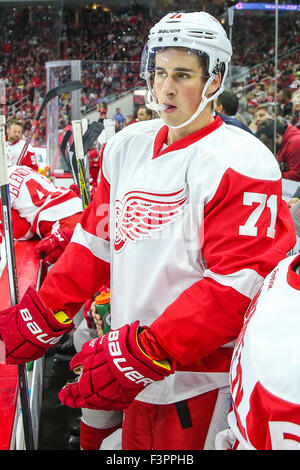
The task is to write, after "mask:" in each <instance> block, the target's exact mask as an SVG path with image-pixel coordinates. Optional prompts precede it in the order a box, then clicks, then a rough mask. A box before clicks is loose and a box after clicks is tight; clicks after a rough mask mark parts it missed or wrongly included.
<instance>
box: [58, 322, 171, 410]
mask: <svg viewBox="0 0 300 470" xmlns="http://www.w3.org/2000/svg"><path fill="white" fill-rule="evenodd" d="M147 330H149V329H148V328H147V327H145V329H144V330H143V329H142V328H139V322H138V321H136V322H134V323H132V324H131V325H124V326H123V327H122V328H120V329H118V330H111V331H110V332H109V333H107V334H106V335H104V336H102V337H101V338H97V339H93V340H92V341H90V342H88V343H85V344H84V345H83V347H82V349H81V351H80V352H79V353H78V354H76V355H75V356H74V358H73V359H72V361H71V363H70V368H71V369H72V370H73V371H74V372H75V373H76V372H77V373H81V376H80V378H79V380H78V381H77V382H75V383H72V384H67V385H66V386H65V387H64V388H63V389H62V390H61V391H60V392H59V398H60V400H61V402H62V403H63V404H64V405H67V406H70V407H73V408H91V409H101V410H107V411H109V410H122V409H124V408H127V407H128V406H129V405H130V404H131V403H132V401H133V400H134V398H135V397H136V395H137V394H138V393H139V392H140V391H141V390H143V389H144V388H145V387H146V386H147V385H149V384H151V383H153V382H156V381H158V380H162V379H163V378H164V377H167V376H168V375H170V374H172V373H173V372H174V364H173V361H168V360H161V361H156V360H155V359H153V356H151V355H149V351H147V353H148V354H146V353H145V352H144V351H143V350H142V349H141V347H140V344H139V338H140V336H142V335H143V334H144V332H147ZM140 331H141V333H140ZM139 333H140V334H139ZM154 349H155V348H154ZM159 349H160V353H161V355H162V356H163V357H164V359H166V358H167V355H166V353H164V351H163V350H162V349H161V348H160V346H159V345H158V343H156V351H157V350H159Z"/></svg>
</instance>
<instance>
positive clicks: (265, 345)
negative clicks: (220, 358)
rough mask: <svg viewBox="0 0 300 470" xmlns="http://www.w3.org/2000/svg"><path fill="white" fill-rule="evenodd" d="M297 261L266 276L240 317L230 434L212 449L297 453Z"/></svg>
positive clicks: (299, 350)
mask: <svg viewBox="0 0 300 470" xmlns="http://www.w3.org/2000/svg"><path fill="white" fill-rule="evenodd" d="M299 263H300V255H299V254H297V255H294V256H290V257H287V258H286V259H284V260H282V261H281V262H280V263H279V264H278V266H277V267H276V268H275V269H274V270H273V271H272V272H271V273H270V274H269V275H268V276H267V278H266V279H265V282H264V284H263V286H262V288H261V290H260V292H259V293H258V294H257V295H256V297H255V298H254V299H253V301H252V303H251V305H250V307H249V309H248V312H247V314H246V317H245V324H244V326H243V329H242V331H241V333H240V335H239V338H238V340H237V343H236V347H235V350H234V353H233V359H232V364H231V370H230V383H231V392H232V402H233V403H232V405H233V406H232V411H231V412H230V413H229V416H228V422H229V425H230V429H228V430H226V431H225V432H223V433H220V434H219V435H218V436H217V439H216V447H217V449H226V448H227V449H228V448H231V447H233V448H237V449H239V450H255V449H257V450H300V367H299V361H300V315H299V305H300V275H299V274H296V272H294V271H293V269H292V268H293V266H295V265H296V264H299Z"/></svg>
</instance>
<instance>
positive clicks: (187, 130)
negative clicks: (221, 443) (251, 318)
mask: <svg viewBox="0 0 300 470" xmlns="http://www.w3.org/2000/svg"><path fill="white" fill-rule="evenodd" d="M213 120H214V118H213V115H212V113H211V110H210V109H209V108H208V107H207V108H206V109H204V110H203V111H202V113H200V115H199V116H198V117H197V118H196V119H194V121H192V122H191V123H190V124H189V125H187V126H184V127H181V128H180V129H172V128H169V132H168V138H167V143H168V145H171V144H173V143H174V142H177V140H179V139H182V138H183V137H186V136H187V135H190V134H193V133H194V132H197V131H199V130H200V129H203V127H206V126H208V125H209V124H211V123H212V122H213Z"/></svg>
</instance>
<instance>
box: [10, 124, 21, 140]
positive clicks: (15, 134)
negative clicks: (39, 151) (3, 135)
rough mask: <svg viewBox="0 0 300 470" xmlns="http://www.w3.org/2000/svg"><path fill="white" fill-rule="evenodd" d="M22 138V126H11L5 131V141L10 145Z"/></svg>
mask: <svg viewBox="0 0 300 470" xmlns="http://www.w3.org/2000/svg"><path fill="white" fill-rule="evenodd" d="M21 137H22V126H18V125H17V124H12V125H11V126H10V127H9V128H8V130H7V140H8V141H9V142H11V143H14V142H17V141H18V140H19V139H21Z"/></svg>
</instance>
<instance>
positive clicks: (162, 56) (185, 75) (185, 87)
mask: <svg viewBox="0 0 300 470" xmlns="http://www.w3.org/2000/svg"><path fill="white" fill-rule="evenodd" d="M201 75H203V70H202V67H201V66H200V63H199V59H198V58H197V56H196V55H195V54H189V53H188V52H187V51H185V50H180V49H175V48H174V49H172V48H170V49H166V50H165V51H160V52H157V54H156V61H155V75H154V93H155V96H156V99H157V101H158V103H159V104H162V105H164V109H163V110H162V111H161V117H162V119H163V120H164V121H165V122H166V123H167V124H169V125H171V126H177V125H179V124H182V123H183V122H185V121H187V120H188V119H189V118H190V117H191V116H192V115H193V114H194V113H195V111H196V110H197V108H198V106H199V104H200V102H201V94H202V90H203V87H204V85H205V79H204V77H203V76H201Z"/></svg>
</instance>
